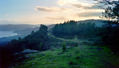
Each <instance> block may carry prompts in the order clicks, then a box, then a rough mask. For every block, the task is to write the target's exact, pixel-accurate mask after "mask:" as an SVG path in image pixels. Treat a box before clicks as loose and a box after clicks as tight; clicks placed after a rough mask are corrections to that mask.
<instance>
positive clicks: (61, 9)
mask: <svg viewBox="0 0 119 68" xmlns="http://www.w3.org/2000/svg"><path fill="white" fill-rule="evenodd" d="M35 9H36V10H37V11H42V12H57V11H64V10H67V9H66V8H60V7H41V6H37V7H36V8H35Z"/></svg>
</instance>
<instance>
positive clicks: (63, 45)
mask: <svg viewBox="0 0 119 68" xmlns="http://www.w3.org/2000/svg"><path fill="white" fill-rule="evenodd" d="M65 51H66V43H65V42H64V43H63V44H62V52H65Z"/></svg>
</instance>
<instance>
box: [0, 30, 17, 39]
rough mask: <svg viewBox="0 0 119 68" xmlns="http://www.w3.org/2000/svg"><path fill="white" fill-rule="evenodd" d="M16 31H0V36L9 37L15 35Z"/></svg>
mask: <svg viewBox="0 0 119 68" xmlns="http://www.w3.org/2000/svg"><path fill="white" fill-rule="evenodd" d="M16 35H18V34H17V33H14V32H13V31H0V38H2V37H10V36H16Z"/></svg>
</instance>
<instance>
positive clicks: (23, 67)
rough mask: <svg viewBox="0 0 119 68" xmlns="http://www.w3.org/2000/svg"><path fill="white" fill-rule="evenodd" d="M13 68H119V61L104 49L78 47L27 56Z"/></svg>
mask: <svg viewBox="0 0 119 68" xmlns="http://www.w3.org/2000/svg"><path fill="white" fill-rule="evenodd" d="M26 57H29V58H28V59H26V60H25V61H24V62H23V63H21V64H19V65H17V66H16V67H15V68H119V66H118V65H119V59H117V57H116V56H114V55H112V53H111V51H110V50H109V49H108V48H106V47H98V46H89V45H80V46H78V47H71V48H68V49H67V50H66V52H62V49H52V50H48V51H43V52H38V53H33V54H27V55H26Z"/></svg>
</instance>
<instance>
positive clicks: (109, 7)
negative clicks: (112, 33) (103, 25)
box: [98, 0, 119, 23]
mask: <svg viewBox="0 0 119 68" xmlns="http://www.w3.org/2000/svg"><path fill="white" fill-rule="evenodd" d="M98 1H99V2H100V3H103V4H104V5H105V11H104V12H103V14H102V15H103V17H105V18H107V19H108V20H109V21H115V22H113V23H119V0H98Z"/></svg>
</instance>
